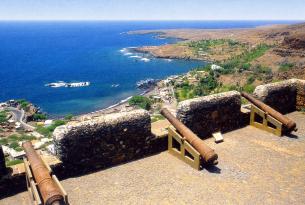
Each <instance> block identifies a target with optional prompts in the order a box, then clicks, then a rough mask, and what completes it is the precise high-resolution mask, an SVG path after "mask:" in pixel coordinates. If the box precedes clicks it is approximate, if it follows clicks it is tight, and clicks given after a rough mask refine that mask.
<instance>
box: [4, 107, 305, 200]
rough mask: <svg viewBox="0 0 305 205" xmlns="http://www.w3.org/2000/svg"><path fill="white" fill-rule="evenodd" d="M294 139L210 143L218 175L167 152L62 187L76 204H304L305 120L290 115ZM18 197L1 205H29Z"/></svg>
mask: <svg viewBox="0 0 305 205" xmlns="http://www.w3.org/2000/svg"><path fill="white" fill-rule="evenodd" d="M289 117H291V118H293V119H294V120H295V121H296V122H297V124H298V127H299V131H298V132H297V133H294V134H295V137H287V136H284V137H277V136H274V135H272V134H269V133H267V132H264V131H261V130H259V129H256V128H253V127H250V126H248V127H246V128H243V129H240V130H236V131H233V132H230V133H227V134H224V142H223V143H220V144H215V143H214V142H213V140H214V139H213V138H210V139H208V140H206V142H207V143H208V144H209V145H210V146H211V147H213V148H214V149H215V150H216V152H217V153H218V155H219V164H218V165H217V167H216V168H215V169H212V170H206V169H204V170H202V171H197V170H194V169H192V168H191V167H189V166H188V165H186V164H185V163H183V162H181V161H180V160H178V159H176V158H175V157H173V156H171V155H170V154H168V153H167V152H163V153H161V154H158V155H155V156H151V157H148V158H145V159H141V160H138V161H134V162H131V163H128V164H124V165H120V166H116V167H112V168H109V169H106V170H103V171H99V172H96V173H92V174H89V175H85V176H81V177H76V178H69V179H66V180H63V181H62V184H63V186H64V187H65V189H66V191H67V192H68V193H69V197H70V202H71V204H73V205H77V204H277V205H281V204H305V115H304V114H301V113H297V112H295V113H291V114H289ZM27 198H28V195H27V193H26V192H24V193H20V194H18V195H15V196H13V197H10V198H6V199H3V200H2V201H0V204H1V205H2V204H3V205H4V204H9V205H12V204H20V205H21V204H26V201H27Z"/></svg>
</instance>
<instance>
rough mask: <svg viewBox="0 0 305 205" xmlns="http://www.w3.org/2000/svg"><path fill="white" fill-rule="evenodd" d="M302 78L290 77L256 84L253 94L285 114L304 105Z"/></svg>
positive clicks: (304, 87)
mask: <svg viewBox="0 0 305 205" xmlns="http://www.w3.org/2000/svg"><path fill="white" fill-rule="evenodd" d="M304 85H305V83H304V80H297V79H291V80H286V81H282V82H277V83H270V84H265V85H260V86H257V87H256V89H255V91H254V95H255V96H256V97H257V98H258V99H259V100H261V101H263V102H264V103H266V104H267V105H269V106H271V107H272V108H274V109H275V110H277V111H279V112H281V113H283V114H286V113H289V112H293V111H295V110H296V108H297V107H299V108H300V107H302V105H303V106H304V103H305V100H304V98H305V97H304V92H305V91H304V89H305V86H304Z"/></svg>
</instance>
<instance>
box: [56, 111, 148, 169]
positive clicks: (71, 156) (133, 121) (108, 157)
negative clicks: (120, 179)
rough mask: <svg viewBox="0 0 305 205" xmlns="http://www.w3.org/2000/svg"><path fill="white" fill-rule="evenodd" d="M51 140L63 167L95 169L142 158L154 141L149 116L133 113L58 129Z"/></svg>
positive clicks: (137, 112)
mask: <svg viewBox="0 0 305 205" xmlns="http://www.w3.org/2000/svg"><path fill="white" fill-rule="evenodd" d="M53 139H54V144H55V152H56V154H57V156H58V157H59V158H60V160H62V162H63V163H64V165H65V166H69V167H73V168H76V167H86V168H89V169H90V168H93V169H94V168H100V167H107V166H111V165H115V164H119V163H122V162H126V161H129V160H132V159H136V158H140V157H143V156H145V155H146V154H147V153H149V152H150V147H151V142H152V140H153V137H152V134H151V120H150V116H149V114H148V112H146V111H144V110H136V111H132V112H126V113H117V114H109V115H103V116H100V117H98V118H96V119H92V120H88V121H83V122H77V123H70V124H67V125H63V126H60V127H58V128H56V129H55V131H54V133H53ZM70 165H71V166H70Z"/></svg>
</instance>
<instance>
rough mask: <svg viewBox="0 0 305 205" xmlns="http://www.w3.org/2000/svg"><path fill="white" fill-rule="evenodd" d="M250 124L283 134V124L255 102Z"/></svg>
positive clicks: (279, 134)
mask: <svg viewBox="0 0 305 205" xmlns="http://www.w3.org/2000/svg"><path fill="white" fill-rule="evenodd" d="M250 125H252V126H254V127H256V128H258V129H262V130H265V131H267V132H270V133H272V134H274V135H277V136H282V135H283V124H282V123H281V122H280V121H278V120H277V119H275V118H274V117H272V116H271V115H269V114H268V113H266V112H265V111H263V110H261V109H259V108H258V107H256V106H255V105H253V104H252V105H251V114H250Z"/></svg>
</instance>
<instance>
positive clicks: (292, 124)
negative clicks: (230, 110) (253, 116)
mask: <svg viewBox="0 0 305 205" xmlns="http://www.w3.org/2000/svg"><path fill="white" fill-rule="evenodd" d="M241 96H243V97H244V98H246V99H247V100H248V101H249V102H251V103H252V104H253V105H255V106H256V107H258V108H259V109H261V110H263V111H264V112H266V113H268V114H269V115H270V116H272V117H274V118H275V119H277V120H278V121H280V122H281V123H282V124H283V125H284V126H285V127H286V131H287V132H292V131H297V130H298V129H297V125H296V123H295V122H294V121H292V120H291V119H289V118H288V117H286V116H284V115H282V114H281V113H279V112H278V111H276V110H275V109H273V108H272V107H270V106H268V105H266V104H265V103H263V102H261V101H260V100H257V99H255V98H254V97H253V96H251V95H249V94H248V93H245V92H242V93H241Z"/></svg>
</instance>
